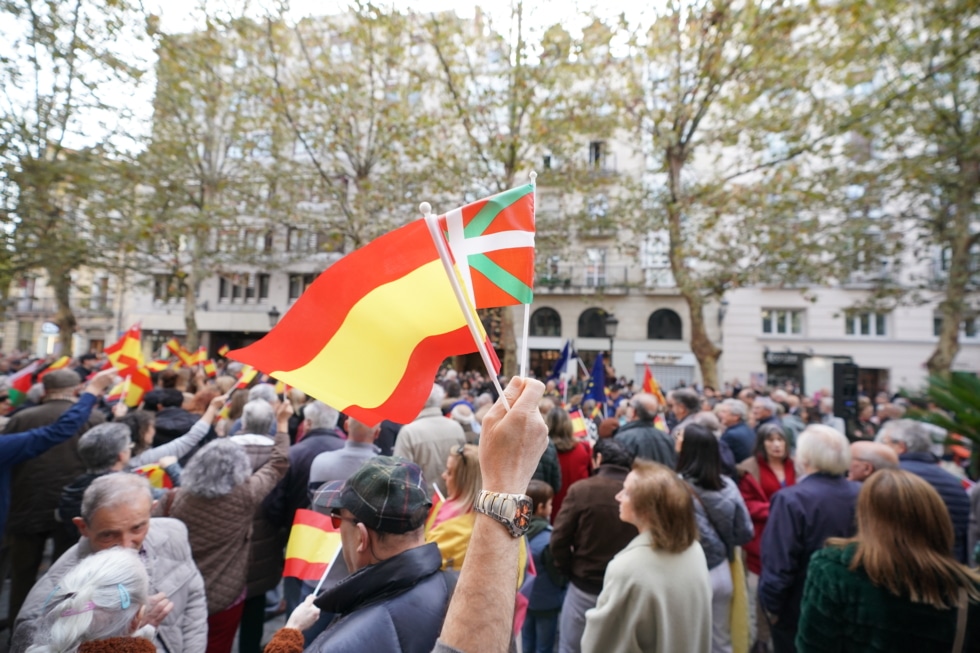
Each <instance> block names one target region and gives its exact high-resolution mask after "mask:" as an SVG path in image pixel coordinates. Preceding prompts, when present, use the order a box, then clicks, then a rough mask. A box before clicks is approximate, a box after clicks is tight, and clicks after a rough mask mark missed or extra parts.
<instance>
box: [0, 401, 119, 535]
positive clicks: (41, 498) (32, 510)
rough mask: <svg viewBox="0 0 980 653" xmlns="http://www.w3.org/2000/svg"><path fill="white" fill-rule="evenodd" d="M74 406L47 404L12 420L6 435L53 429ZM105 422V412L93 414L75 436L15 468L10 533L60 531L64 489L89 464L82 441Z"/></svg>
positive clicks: (8, 527) (72, 403)
mask: <svg viewBox="0 0 980 653" xmlns="http://www.w3.org/2000/svg"><path fill="white" fill-rule="evenodd" d="M74 405H75V403H74V402H72V401H68V400H67V399H55V400H54V401H45V402H43V403H42V404H41V405H40V406H35V407H34V408H29V409H28V410H25V411H21V412H19V413H17V414H16V415H14V416H13V417H11V418H10V421H9V422H7V426H6V427H5V428H4V432H5V433H20V432H22V431H28V430H30V429H36V428H40V427H43V426H49V425H51V424H54V423H55V422H56V421H58V418H60V417H61V416H62V415H63V414H64V413H65V412H66V411H67V410H68V409H69V408H71V407H72V406H74ZM104 421H105V418H104V417H103V416H102V413H100V412H99V411H97V410H93V411H91V413H90V414H89V417H88V420H87V421H86V422H85V424H84V425H83V426H82V428H80V429H78V432H77V433H76V434H75V436H73V437H72V438H70V439H69V440H67V441H66V442H62V443H61V444H59V445H57V446H54V447H52V448H50V449H48V450H47V451H45V452H44V453H42V454H41V455H40V456H37V457H36V458H32V459H31V460H27V461H25V462H22V463H20V464H19V465H17V466H16V467H14V470H13V474H12V475H11V482H10V490H11V498H10V513H9V515H8V517H7V532H8V533H17V534H24V535H26V534H39V533H50V532H52V531H54V529H56V528H60V526H59V524H58V522H57V521H56V520H55V516H54V514H55V510H56V509H57V508H58V501H59V500H60V499H61V489H62V488H63V487H65V486H66V485H68V484H69V483H71V482H72V481H73V480H75V478H76V477H77V476H79V475H80V474H82V473H83V472H84V471H85V464H84V463H83V462H82V459H81V458H80V457H79V455H78V438H79V437H80V436H81V434H82V433H84V432H85V431H87V430H89V429H90V428H92V427H93V426H95V425H96V424H101V423H102V422H104Z"/></svg>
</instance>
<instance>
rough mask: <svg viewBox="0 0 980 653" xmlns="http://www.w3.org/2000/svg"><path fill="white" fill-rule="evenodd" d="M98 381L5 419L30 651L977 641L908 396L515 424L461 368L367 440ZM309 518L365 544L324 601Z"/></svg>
mask: <svg viewBox="0 0 980 653" xmlns="http://www.w3.org/2000/svg"><path fill="white" fill-rule="evenodd" d="M76 362H77V365H75V366H68V367H62V368H61V369H54V370H47V371H45V370H44V369H43V368H40V369H38V370H37V372H35V375H36V376H37V377H38V379H37V380H38V383H37V384H36V387H34V388H31V390H30V392H28V393H27V398H26V401H24V402H23V403H21V404H20V405H18V406H12V405H10V402H7V403H4V404H0V410H5V411H6V414H5V415H3V416H2V419H3V420H4V426H3V428H4V435H2V436H0V532H2V534H3V549H2V551H3V553H2V558H0V573H2V578H4V579H6V578H7V577H8V575H9V577H10V581H11V582H10V595H9V605H10V608H9V615H8V620H7V621H6V622H5V624H6V627H7V629H8V636H9V637H10V638H11V639H10V646H11V649H10V650H11V651H15V652H18V653H19V652H23V651H52V652H54V651H59V652H68V651H153V650H156V651H162V652H166V653H177V652H178V651H186V652H195V651H200V652H203V651H207V652H209V653H229V652H230V651H231V650H233V648H234V647H235V643H236V640H237V647H238V651H240V652H241V653H245V652H257V651H262V650H265V651H267V652H270V653H286V652H292V651H304V650H305V651H323V652H326V651H329V652H331V653H333V652H335V651H348V650H349V651H354V650H357V651H363V650H368V651H389V650H390V651H413V652H414V651H419V652H424V653H428V652H429V651H433V650H438V651H442V652H453V651H466V652H467V653H469V652H472V651H484V650H486V651H490V650H493V651H503V650H517V649H519V650H522V651H523V652H524V653H543V652H547V653H554V651H556V650H557V651H560V652H561V653H571V652H578V651H585V652H592V651H597V652H604V651H638V652H639V651H662V652H670V651H704V652H707V651H711V652H712V653H727V652H729V651H733V652H736V653H743V652H747V651H776V652H777V653H782V652H784V651H785V652H788V651H825V650H826V651H905V650H908V651H950V650H954V651H968V650H978V648H980V613H978V610H980V574H978V573H977V571H976V570H975V567H976V563H977V558H978V556H977V551H978V545H977V542H978V539H980V537H978V535H980V533H978V530H980V529H978V527H977V522H978V519H977V517H978V514H977V513H978V510H980V491H975V490H974V489H973V486H972V483H971V481H970V479H968V478H967V477H966V474H965V472H964V468H963V466H962V464H960V459H961V458H962V457H963V456H962V455H957V453H956V452H955V451H951V450H950V448H949V447H945V446H944V443H945V442H946V440H947V439H946V434H944V433H937V432H935V431H934V429H933V428H932V427H929V426H928V425H926V424H924V423H922V422H918V421H913V420H910V419H906V418H905V416H904V412H905V410H906V406H905V402H906V400H904V399H901V398H897V397H895V398H893V397H890V396H888V395H887V394H885V393H881V394H879V395H877V396H875V397H873V398H872V397H867V398H865V397H862V398H861V400H860V402H859V414H858V415H857V419H854V420H849V421H848V422H845V421H844V420H842V419H841V418H840V417H838V416H836V415H835V414H834V411H833V400H832V398H831V396H830V393H829V392H828V391H827V390H822V391H820V392H818V393H815V394H814V396H805V395H803V394H801V393H799V392H798V391H796V389H794V388H743V387H740V385H739V384H738V383H737V382H733V383H730V384H726V386H725V387H724V388H723V389H722V390H721V391H719V392H716V391H715V390H714V389H712V388H708V387H705V388H694V387H678V388H675V389H674V390H672V391H670V392H668V393H666V395H665V396H663V395H660V396H658V394H659V393H658V394H654V393H647V392H642V391H638V390H637V389H636V388H634V387H633V386H632V384H629V383H626V382H625V380H617V381H614V382H613V383H611V384H610V386H609V388H608V389H607V392H606V397H607V400H606V401H605V402H600V403H599V404H598V405H596V402H595V401H589V400H583V397H582V394H581V393H575V394H571V395H569V390H574V389H575V388H564V387H562V386H561V385H560V383H559V382H558V381H556V380H549V381H547V382H546V383H540V382H537V381H534V380H531V379H528V380H524V379H513V380H511V383H510V385H509V386H508V387H507V390H506V392H507V393H508V395H509V397H508V399H509V400H510V401H509V404H510V405H511V408H510V410H509V411H507V409H505V408H504V406H503V404H502V402H500V401H498V400H497V399H498V397H497V394H496V391H495V389H494V385H493V384H492V383H490V382H489V380H488V379H487V378H486V377H485V375H482V374H480V373H477V372H466V373H458V372H456V371H455V370H452V369H448V368H447V369H444V370H442V371H441V372H440V375H439V377H438V378H437V379H435V381H434V383H433V384H432V388H431V391H430V394H429V397H428V400H427V401H426V404H425V406H424V407H423V408H422V409H421V411H420V414H419V416H418V417H417V419H415V420H414V421H413V422H411V423H409V424H395V423H392V422H382V423H380V424H364V423H361V422H358V421H357V420H356V419H353V418H349V417H347V416H345V415H344V414H343V413H341V412H340V411H338V410H337V409H336V408H335V407H331V406H328V405H326V404H324V403H322V402H320V401H317V400H315V399H313V398H311V397H307V396H305V395H304V394H303V393H302V392H300V391H298V390H296V389H291V390H286V391H284V392H282V393H277V391H276V388H275V381H274V380H272V379H268V378H263V377H259V378H257V379H256V380H254V381H252V382H251V383H250V384H248V387H242V388H237V387H236V385H241V384H238V376H239V372H240V366H239V365H238V364H237V363H232V362H229V361H221V364H220V366H219V369H218V370H217V373H216V374H215V376H213V377H211V378H209V377H208V376H207V374H206V373H205V372H204V370H203V369H202V368H193V367H192V368H188V367H171V368H168V369H165V370H162V371H160V372H155V373H154V374H153V380H154V383H155V387H154V389H153V390H151V391H149V392H147V393H146V394H145V395H144V397H143V400H142V402H141V404H140V406H139V407H135V408H127V407H126V406H125V404H124V403H112V402H108V401H107V400H106V397H105V394H106V391H107V390H108V388H109V387H110V385H112V384H114V383H115V382H116V381H117V380H118V379H117V378H116V374H115V372H114V371H113V370H111V369H110V370H106V371H101V372H99V371H97V370H99V369H100V368H102V367H103V361H102V360H101V359H100V358H99V357H98V356H95V355H86V356H83V357H82V358H81V359H79V360H78V361H76ZM23 364H24V361H21V362H19V363H18V362H12V361H10V360H5V361H3V364H2V365H0V373H2V374H3V375H2V376H0V398H3V394H2V393H6V392H8V391H7V390H3V389H2V388H5V387H6V385H7V384H6V381H4V379H9V378H10V377H9V375H11V374H13V373H14V372H15V371H16V369H17V368H18V367H20V366H23ZM609 377H610V378H615V376H614V375H612V374H610V375H609ZM8 396H9V394H8ZM304 509H306V510H312V511H315V512H317V513H320V514H322V515H324V516H325V517H327V518H329V519H330V521H331V522H332V526H333V528H335V529H337V530H339V532H340V539H341V543H342V544H341V552H340V555H339V557H338V561H337V563H336V564H337V565H343V567H342V568H343V571H344V577H343V578H342V579H335V580H333V581H331V582H329V583H326V584H324V585H323V587H322V588H319V591H317V589H316V587H315V585H316V584H315V583H310V582H308V581H303V580H301V579H298V578H292V577H288V576H287V577H286V578H283V570H284V564H285V549H286V542H287V539H288V537H289V534H290V529H291V526H292V525H293V523H294V519H295V517H296V515H297V511H300V510H304ZM501 522H503V523H501ZM49 542H50V547H53V548H50V547H49ZM46 548H48V549H49V550H50V551H51V563H50V566H49V567H48V568H47V569H46V571H44V573H43V574H41V573H40V572H41V571H42V567H43V566H44V562H45V556H46V554H45V551H46ZM283 612H287V613H288V615H289V617H288V619H287V622H286V626H285V627H284V628H282V629H280V630H279V631H277V632H276V633H275V635H274V637H272V639H271V641H268V642H266V641H263V639H264V638H263V625H264V622H265V620H266V618H267V617H269V616H272V615H276V614H281V613H283Z"/></svg>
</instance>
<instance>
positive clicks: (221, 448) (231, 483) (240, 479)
mask: <svg viewBox="0 0 980 653" xmlns="http://www.w3.org/2000/svg"><path fill="white" fill-rule="evenodd" d="M251 473H252V463H251V462H250V461H249V459H248V454H247V453H245V449H243V448H242V447H241V445H239V444H237V443H235V442H232V441H231V440H215V441H213V442H210V443H208V444H207V445H205V446H204V447H202V448H201V450H200V451H198V452H197V453H196V454H194V457H193V458H191V460H190V462H189V463H187V467H185V468H184V471H183V473H182V474H181V475H180V487H181V490H182V491H184V492H188V493H190V494H193V495H196V496H199V497H204V498H205V499H216V498H218V497H223V496H225V495H226V494H228V493H229V492H231V491H232V490H233V489H235V487H236V486H238V485H241V484H242V483H244V482H245V480H246V479H247V478H248V477H249V476H250V475H251Z"/></svg>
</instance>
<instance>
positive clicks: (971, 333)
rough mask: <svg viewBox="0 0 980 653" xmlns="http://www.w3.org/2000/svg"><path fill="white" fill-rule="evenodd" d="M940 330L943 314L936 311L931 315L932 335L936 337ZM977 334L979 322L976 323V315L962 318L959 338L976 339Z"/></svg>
mask: <svg viewBox="0 0 980 653" xmlns="http://www.w3.org/2000/svg"><path fill="white" fill-rule="evenodd" d="M942 331H943V316H942V315H940V314H938V313H937V314H935V315H933V316H932V335H934V336H936V337H937V338H938V337H939V336H940V334H942ZM978 334H980V324H978V322H977V318H976V316H974V317H967V318H964V319H963V330H962V331H961V332H960V338H962V339H966V340H976V339H977V336H978Z"/></svg>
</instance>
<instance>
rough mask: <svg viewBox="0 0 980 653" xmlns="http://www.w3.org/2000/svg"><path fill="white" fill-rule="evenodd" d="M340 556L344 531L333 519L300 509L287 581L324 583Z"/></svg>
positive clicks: (286, 569)
mask: <svg viewBox="0 0 980 653" xmlns="http://www.w3.org/2000/svg"><path fill="white" fill-rule="evenodd" d="M339 553H340V531H338V530H336V529H335V528H334V527H333V524H332V523H331V522H330V518H329V517H327V516H326V515H321V514H320V513H318V512H314V511H312V510H304V509H302V508H301V509H299V510H297V511H296V517H295V518H294V519H293V528H292V530H290V531H289V543H288V544H287V545H286V565H285V566H284V567H283V569H282V575H283V578H287V577H288V578H299V579H300V580H320V579H321V578H323V575H324V574H325V573H326V571H327V568H328V567H329V566H330V565H331V564H333V561H334V560H335V559H336V558H337V555H338V554H339Z"/></svg>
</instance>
